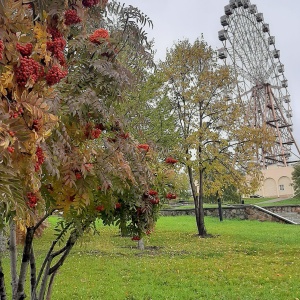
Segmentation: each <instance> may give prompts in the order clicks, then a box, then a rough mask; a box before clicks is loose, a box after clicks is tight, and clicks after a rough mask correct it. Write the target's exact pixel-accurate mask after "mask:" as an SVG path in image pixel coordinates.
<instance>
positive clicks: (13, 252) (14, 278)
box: [9, 220, 18, 300]
mask: <svg viewBox="0 0 300 300" xmlns="http://www.w3.org/2000/svg"><path fill="white" fill-rule="evenodd" d="M9 230H10V234H9V254H10V270H11V289H12V299H13V300H15V299H17V290H18V275H17V259H18V258H17V256H18V253H17V238H16V234H17V229H16V223H15V221H14V220H11V221H10V223H9Z"/></svg>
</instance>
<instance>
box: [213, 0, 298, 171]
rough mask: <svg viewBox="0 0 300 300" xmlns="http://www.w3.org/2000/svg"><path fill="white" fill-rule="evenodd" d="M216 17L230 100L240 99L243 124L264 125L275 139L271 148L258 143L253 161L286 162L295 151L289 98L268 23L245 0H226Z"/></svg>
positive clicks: (254, 6)
mask: <svg viewBox="0 0 300 300" xmlns="http://www.w3.org/2000/svg"><path fill="white" fill-rule="evenodd" d="M224 10H225V15H223V16H221V25H222V26H223V29H222V30H220V31H219V33H218V36H219V40H220V41H221V42H222V43H223V47H222V48H221V49H219V50H218V56H219V58H220V59H222V60H224V61H225V63H226V65H228V66H229V67H230V68H231V69H232V70H233V73H234V77H235V80H234V82H235V87H234V89H233V98H236V99H239V100H241V101H242V105H243V108H244V110H245V116H246V119H245V122H247V123H248V124H249V125H250V126H255V127H261V128H262V127H267V128H268V130H271V132H272V134H274V137H275V143H274V145H273V147H272V148H271V150H268V151H267V150H266V149H264V147H263V146H262V147H260V148H259V149H258V150H257V155H256V159H257V161H258V162H259V163H260V164H261V166H263V167H266V166H267V165H270V164H282V165H284V166H287V164H288V163H290V162H292V161H291V154H292V151H291V150H292V146H293V145H294V146H295V147H296V149H297V151H298V154H299V153H300V152H299V148H298V146H297V144H296V141H295V139H294V137H293V134H292V131H293V127H292V125H293V123H292V108H291V103H290V101H291V98H290V94H289V92H288V89H287V87H288V80H287V78H286V77H285V75H284V65H283V64H282V63H281V61H280V51H279V50H278V49H277V48H276V46H275V37H274V36H272V35H271V34H270V28H269V24H267V23H265V22H264V17H263V14H262V13H259V12H258V10H257V6H256V5H255V4H251V3H250V1H249V0H230V2H229V4H228V5H226V6H225V7H224Z"/></svg>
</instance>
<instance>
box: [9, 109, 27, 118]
mask: <svg viewBox="0 0 300 300" xmlns="http://www.w3.org/2000/svg"><path fill="white" fill-rule="evenodd" d="M23 112H24V111H23V109H22V108H21V107H20V108H19V110H18V111H15V112H10V117H9V118H10V119H16V118H18V117H19V116H21V115H22V113H23Z"/></svg>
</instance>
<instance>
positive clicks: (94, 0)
mask: <svg viewBox="0 0 300 300" xmlns="http://www.w3.org/2000/svg"><path fill="white" fill-rule="evenodd" d="M98 3H99V0H82V5H83V6H84V7H92V6H95V5H97V4H98Z"/></svg>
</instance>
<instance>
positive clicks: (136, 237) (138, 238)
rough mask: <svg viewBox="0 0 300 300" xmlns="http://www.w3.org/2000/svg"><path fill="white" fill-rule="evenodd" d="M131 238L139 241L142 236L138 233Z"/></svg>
mask: <svg viewBox="0 0 300 300" xmlns="http://www.w3.org/2000/svg"><path fill="white" fill-rule="evenodd" d="M131 239H132V240H133V241H139V240H140V239H141V238H140V237H139V236H138V235H134V236H133V237H132V238H131Z"/></svg>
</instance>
